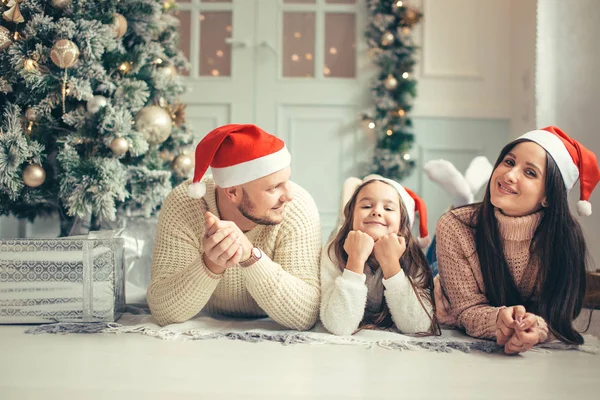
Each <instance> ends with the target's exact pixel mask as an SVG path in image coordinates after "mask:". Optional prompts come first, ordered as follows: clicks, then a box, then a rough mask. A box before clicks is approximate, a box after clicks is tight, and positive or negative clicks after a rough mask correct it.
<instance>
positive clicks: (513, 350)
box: [496, 306, 540, 354]
mask: <svg viewBox="0 0 600 400" xmlns="http://www.w3.org/2000/svg"><path fill="white" fill-rule="evenodd" d="M539 341H540V334H539V329H538V321H537V318H536V316H535V315H534V314H532V313H528V312H527V311H526V310H525V307H523V306H513V307H506V308H503V309H501V310H500V311H499V312H498V318H497V319H496V342H497V343H498V344H500V345H503V346H504V352H505V353H506V354H517V353H522V352H525V351H527V350H529V349H531V348H532V347H533V346H535V345H536V344H538V343H539Z"/></svg>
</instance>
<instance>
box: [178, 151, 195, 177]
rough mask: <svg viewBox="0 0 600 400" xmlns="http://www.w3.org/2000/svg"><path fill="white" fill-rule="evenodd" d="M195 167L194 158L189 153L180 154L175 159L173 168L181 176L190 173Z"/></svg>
mask: <svg viewBox="0 0 600 400" xmlns="http://www.w3.org/2000/svg"><path fill="white" fill-rule="evenodd" d="M193 169H194V159H193V158H192V157H190V156H188V155H187V154H180V155H178V156H177V157H175V160H174V161H173V170H174V171H175V172H176V173H177V174H179V175H180V176H186V175H188V174H189V173H190V172H191V171H192V170H193Z"/></svg>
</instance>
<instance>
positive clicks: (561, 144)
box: [435, 126, 600, 354]
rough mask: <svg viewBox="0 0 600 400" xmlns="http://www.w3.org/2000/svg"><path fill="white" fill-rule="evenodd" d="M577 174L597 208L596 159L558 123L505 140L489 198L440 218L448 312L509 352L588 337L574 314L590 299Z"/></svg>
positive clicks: (441, 312)
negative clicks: (573, 200)
mask: <svg viewBox="0 0 600 400" xmlns="http://www.w3.org/2000/svg"><path fill="white" fill-rule="evenodd" d="M579 178H581V179H580V188H581V200H582V201H580V202H579V204H578V207H577V208H578V211H579V213H580V214H582V215H589V214H591V206H590V204H589V203H588V202H587V200H588V198H589V196H590V194H591V192H592V190H593V189H594V187H595V186H596V184H597V183H598V181H599V180H600V170H599V169H598V161H597V160H596V156H595V155H594V153H592V152H591V151H589V150H588V149H586V148H585V147H583V146H582V145H581V144H579V143H578V142H577V141H575V140H573V139H571V138H570V137H569V136H567V135H566V134H565V133H564V132H563V131H561V130H560V129H558V128H556V127H552V126H551V127H547V128H544V129H543V130H536V131H532V132H528V133H526V134H525V135H523V136H521V137H520V138H519V139H517V140H515V141H513V142H511V143H509V144H508V145H507V146H506V147H505V148H504V149H502V152H501V153H500V156H499V157H498V160H497V161H496V164H495V167H494V171H493V172H492V176H491V178H490V181H489V183H488V185H487V189H486V193H485V197H484V199H483V202H482V203H477V204H473V205H468V206H465V207H462V208H457V209H455V210H452V211H450V212H448V213H446V214H444V215H443V216H442V218H440V220H439V222H438V225H437V256H438V268H439V272H440V278H441V288H438V287H436V295H435V297H436V300H437V304H438V318H439V319H440V321H441V322H443V323H450V324H454V325H457V326H459V327H461V328H464V329H465V330H466V332H467V334H469V335H471V336H473V337H478V338H487V339H495V340H496V341H497V342H498V344H500V345H503V346H504V350H505V352H506V353H508V354H514V353H520V352H524V351H527V350H529V349H530V348H531V347H533V346H534V345H536V344H538V343H542V342H545V341H550V340H552V339H554V338H558V339H560V340H562V341H564V342H566V343H571V344H582V343H583V338H582V336H581V335H580V334H579V333H578V332H576V331H575V329H574V328H573V325H572V322H573V320H574V319H575V318H576V317H577V316H578V315H579V312H580V311H581V307H582V299H583V296H584V292H585V269H586V267H585V262H586V255H587V249H586V244H585V241H584V238H583V234H582V231H581V227H580V226H579V223H578V222H577V221H576V220H575V219H574V218H573V217H572V215H571V213H570V212H569V208H568V202H567V193H568V191H569V190H570V189H571V188H572V187H573V185H574V184H575V183H576V181H577V180H578V179H579Z"/></svg>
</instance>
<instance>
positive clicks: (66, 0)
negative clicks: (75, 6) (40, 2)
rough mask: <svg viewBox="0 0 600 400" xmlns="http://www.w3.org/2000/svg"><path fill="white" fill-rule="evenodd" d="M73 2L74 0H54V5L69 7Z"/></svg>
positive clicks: (61, 7)
mask: <svg viewBox="0 0 600 400" xmlns="http://www.w3.org/2000/svg"><path fill="white" fill-rule="evenodd" d="M71 3H73V0H52V7H55V8H60V9H63V8H67V7H69V6H70V5H71Z"/></svg>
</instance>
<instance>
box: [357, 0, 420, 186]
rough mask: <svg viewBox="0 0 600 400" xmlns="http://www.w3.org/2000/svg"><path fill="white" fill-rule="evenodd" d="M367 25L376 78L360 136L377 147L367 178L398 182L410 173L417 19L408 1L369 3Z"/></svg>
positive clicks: (390, 0) (369, 0)
mask: <svg viewBox="0 0 600 400" xmlns="http://www.w3.org/2000/svg"><path fill="white" fill-rule="evenodd" d="M367 4H368V11H369V13H370V19H369V25H368V27H367V30H366V33H365V36H366V38H367V43H368V46H369V52H370V54H371V55H372V57H373V62H374V64H375V65H376V66H377V67H378V69H379V71H378V75H377V76H376V78H375V81H374V82H373V83H372V85H371V94H372V96H373V103H374V105H373V107H371V108H370V109H368V110H366V111H364V112H363V114H362V124H363V126H364V129H365V130H368V131H371V132H373V133H374V135H375V137H376V138H377V145H376V148H375V153H374V156H373V161H372V163H371V165H370V166H369V167H368V168H369V171H368V172H370V173H376V174H380V175H383V176H385V177H387V178H392V179H396V180H401V179H402V178H404V177H406V176H407V175H408V174H410V172H411V170H412V168H413V167H414V160H412V159H411V157H410V154H409V150H410V148H411V146H412V143H413V140H414V138H413V133H412V121H411V119H410V118H409V113H410V111H411V108H412V105H413V99H414V97H415V96H416V94H417V93H416V87H417V81H416V80H415V79H414V77H413V68H414V65H415V63H416V60H415V52H416V50H417V47H416V46H414V45H413V41H412V29H413V27H414V26H415V24H417V23H418V22H419V21H420V20H421V19H422V14H421V13H420V12H419V11H418V10H417V9H415V8H414V7H412V6H410V5H409V4H408V2H407V1H399V0H368V3H367Z"/></svg>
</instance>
